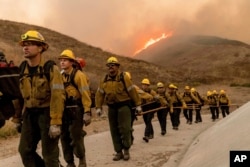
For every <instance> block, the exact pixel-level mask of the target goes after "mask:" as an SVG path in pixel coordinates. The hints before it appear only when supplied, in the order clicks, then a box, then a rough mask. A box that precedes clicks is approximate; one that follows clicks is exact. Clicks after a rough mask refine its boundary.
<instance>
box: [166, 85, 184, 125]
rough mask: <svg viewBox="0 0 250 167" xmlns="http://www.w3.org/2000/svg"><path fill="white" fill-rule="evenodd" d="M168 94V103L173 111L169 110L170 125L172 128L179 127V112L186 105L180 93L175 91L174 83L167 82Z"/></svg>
mask: <svg viewBox="0 0 250 167" xmlns="http://www.w3.org/2000/svg"><path fill="white" fill-rule="evenodd" d="M168 88H169V92H168V93H169V96H170V100H171V101H170V103H171V104H172V105H173V112H170V118H171V122H172V126H173V129H174V130H178V129H179V125H180V113H181V109H182V108H183V109H186V108H187V105H186V103H185V101H184V100H183V98H182V97H181V95H180V94H179V93H178V92H177V89H178V88H177V86H175V85H174V84H169V86H168Z"/></svg>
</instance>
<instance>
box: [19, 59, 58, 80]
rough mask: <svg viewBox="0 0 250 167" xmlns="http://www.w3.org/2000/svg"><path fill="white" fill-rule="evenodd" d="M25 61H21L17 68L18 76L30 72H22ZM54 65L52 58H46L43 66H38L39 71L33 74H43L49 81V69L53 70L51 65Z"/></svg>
mask: <svg viewBox="0 0 250 167" xmlns="http://www.w3.org/2000/svg"><path fill="white" fill-rule="evenodd" d="M27 63H28V62H27V61H26V60H25V61H23V62H22V63H21V64H20V66H19V68H20V78H21V77H23V76H25V75H30V74H24V70H25V67H26V65H27ZM54 65H56V63H55V62H54V61H53V60H48V61H46V62H45V63H44V66H43V67H41V68H40V71H42V72H41V73H37V74H35V75H40V77H42V76H43V75H45V77H46V78H47V80H48V81H50V71H53V66H54Z"/></svg>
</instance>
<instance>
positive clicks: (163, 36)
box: [134, 32, 173, 55]
mask: <svg viewBox="0 0 250 167" xmlns="http://www.w3.org/2000/svg"><path fill="white" fill-rule="evenodd" d="M172 34H173V33H172V32H170V33H168V34H167V35H166V34H165V33H162V35H161V36H160V37H158V38H156V39H153V38H151V39H150V40H148V41H147V42H146V43H145V45H144V46H143V48H141V49H139V50H137V51H136V52H135V53H134V55H136V54H138V53H140V52H141V51H142V50H144V49H146V48H148V47H149V46H151V45H153V44H155V43H156V42H159V41H160V40H162V39H165V38H168V37H170V36H172Z"/></svg>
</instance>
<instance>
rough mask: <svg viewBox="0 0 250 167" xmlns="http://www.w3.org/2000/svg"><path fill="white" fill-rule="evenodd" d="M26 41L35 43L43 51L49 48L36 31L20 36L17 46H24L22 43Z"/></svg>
mask: <svg viewBox="0 0 250 167" xmlns="http://www.w3.org/2000/svg"><path fill="white" fill-rule="evenodd" d="M26 41H35V42H38V43H40V44H41V45H42V46H43V49H44V51H45V50H47V49H48V48H49V45H48V44H47V43H46V42H45V39H44V37H43V36H42V34H40V33H39V32H38V31H35V30H30V31H27V32H26V33H25V34H22V35H21V41H19V45H21V46H24V42H26Z"/></svg>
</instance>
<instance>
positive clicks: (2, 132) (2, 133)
mask: <svg viewBox="0 0 250 167" xmlns="http://www.w3.org/2000/svg"><path fill="white" fill-rule="evenodd" d="M15 135H17V131H16V129H15V128H14V126H13V123H12V122H10V121H6V124H5V125H4V126H3V127H2V128H1V129H0V138H7V137H9V136H15Z"/></svg>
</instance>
